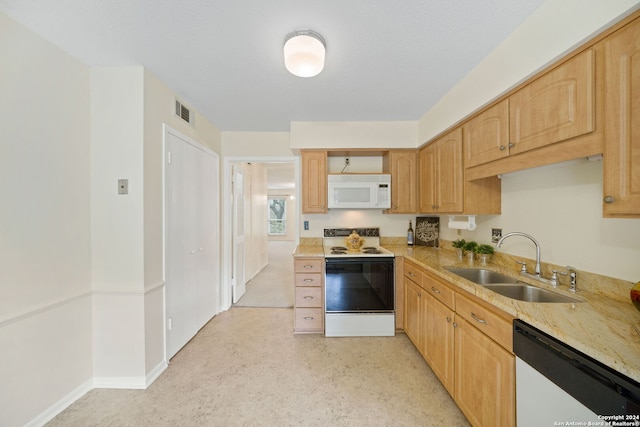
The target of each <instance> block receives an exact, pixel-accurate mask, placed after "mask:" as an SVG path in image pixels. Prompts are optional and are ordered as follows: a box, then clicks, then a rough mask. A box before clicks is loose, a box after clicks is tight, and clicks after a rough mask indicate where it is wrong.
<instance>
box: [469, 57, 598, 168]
mask: <svg viewBox="0 0 640 427" xmlns="http://www.w3.org/2000/svg"><path fill="white" fill-rule="evenodd" d="M600 56H601V49H600V48H598V47H591V48H589V49H586V50H584V51H582V52H581V53H579V54H578V55H576V56H574V57H572V58H570V59H568V60H567V61H565V62H563V63H561V64H560V65H558V66H556V67H555V68H553V69H551V70H550V71H547V72H546V73H544V74H542V75H541V76H540V77H537V78H535V79H534V80H532V81H531V82H529V83H527V84H526V85H524V86H523V87H521V88H520V89H518V90H517V91H515V92H513V93H512V94H510V95H509V96H508V97H507V98H505V99H503V100H502V101H500V102H498V103H497V104H495V105H493V106H491V107H490V108H488V109H486V110H485V111H483V112H481V113H479V114H478V115H476V116H474V117H473V118H471V119H469V120H468V121H466V122H465V123H464V124H463V129H464V148H465V168H467V169H468V170H467V172H466V178H467V179H471V180H473V179H479V178H484V177H488V176H492V175H497V174H501V173H507V172H513V171H516V170H522V169H527V168H531V167H536V166H542V165H545V164H550V163H556V162H561V161H565V160H570V159H574V158H578V157H586V156H589V155H593V154H598V153H601V152H602V143H603V135H604V132H603V128H604V126H603V120H602V115H603V107H602V106H603V105H604V102H603V99H604V96H603V89H602V88H603V83H602V82H601V81H597V80H596V76H597V75H598V74H599V73H598V70H599V69H601V68H602V62H603V61H602V59H601V58H600Z"/></svg>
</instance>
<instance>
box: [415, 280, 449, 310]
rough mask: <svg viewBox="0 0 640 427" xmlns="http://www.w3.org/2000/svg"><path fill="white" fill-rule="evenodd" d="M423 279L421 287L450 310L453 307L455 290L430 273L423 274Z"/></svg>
mask: <svg viewBox="0 0 640 427" xmlns="http://www.w3.org/2000/svg"><path fill="white" fill-rule="evenodd" d="M423 279H424V281H423V283H422V287H423V288H424V289H425V290H426V291H427V292H429V293H430V294H431V295H433V296H434V297H435V298H436V299H437V300H439V301H440V302H441V303H443V304H444V305H446V306H447V307H449V308H450V309H451V310H453V309H455V303H454V301H455V291H454V290H453V289H451V288H450V287H449V286H447V285H445V284H444V283H443V282H442V281H440V280H438V279H436V278H435V277H433V276H431V275H430V274H425V275H424V278H423Z"/></svg>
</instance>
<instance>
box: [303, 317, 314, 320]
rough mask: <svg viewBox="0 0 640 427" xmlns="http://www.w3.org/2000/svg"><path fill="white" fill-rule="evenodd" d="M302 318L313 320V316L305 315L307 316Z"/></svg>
mask: <svg viewBox="0 0 640 427" xmlns="http://www.w3.org/2000/svg"><path fill="white" fill-rule="evenodd" d="M304 320H313V317H311V316H307V317H305V318H304Z"/></svg>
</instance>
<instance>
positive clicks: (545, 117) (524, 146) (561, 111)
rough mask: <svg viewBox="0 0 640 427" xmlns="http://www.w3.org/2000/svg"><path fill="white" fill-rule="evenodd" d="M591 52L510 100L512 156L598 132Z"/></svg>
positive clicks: (563, 66)
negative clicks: (596, 127) (596, 130)
mask: <svg viewBox="0 0 640 427" xmlns="http://www.w3.org/2000/svg"><path fill="white" fill-rule="evenodd" d="M594 90H595V55H594V52H593V50H592V49H589V50H586V51H584V52H582V53H581V54H580V55H578V56H576V57H574V58H572V59H571V60H569V61H567V62H565V63H564V64H562V65H560V66H559V67H557V68H555V69H553V70H551V71H549V72H548V73H546V74H544V75H542V76H541V77H540V78H538V79H536V80H534V81H533V82H531V83H529V84H528V85H526V86H525V87H523V88H522V89H520V90H519V91H517V92H516V93H514V94H513V95H511V96H510V97H509V142H510V143H511V144H510V146H509V147H508V148H509V153H510V154H517V153H522V152H524V151H528V150H533V149H534V148H539V147H542V146H545V145H549V144H554V143H556V142H559V141H564V140H567V139H570V138H575V137H577V136H580V135H585V134H587V133H590V132H593V131H594V130H595V94H594Z"/></svg>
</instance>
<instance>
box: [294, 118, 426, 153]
mask: <svg viewBox="0 0 640 427" xmlns="http://www.w3.org/2000/svg"><path fill="white" fill-rule="evenodd" d="M417 140H418V138H417V126H416V122H415V121H396V122H291V148H292V149H295V150H297V149H304V148H320V147H322V148H415V147H416V141H417Z"/></svg>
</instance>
